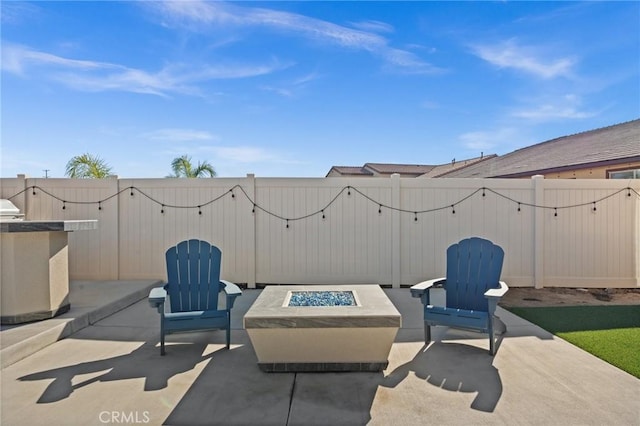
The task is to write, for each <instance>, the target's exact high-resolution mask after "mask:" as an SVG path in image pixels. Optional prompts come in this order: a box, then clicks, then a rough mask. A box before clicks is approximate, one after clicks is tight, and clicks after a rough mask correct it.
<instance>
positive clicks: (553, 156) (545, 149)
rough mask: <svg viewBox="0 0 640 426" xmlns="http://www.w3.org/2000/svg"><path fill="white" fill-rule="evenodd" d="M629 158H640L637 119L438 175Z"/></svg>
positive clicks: (492, 173) (504, 173) (508, 173)
mask: <svg viewBox="0 0 640 426" xmlns="http://www.w3.org/2000/svg"><path fill="white" fill-rule="evenodd" d="M629 161H640V119H638V120H633V121H628V122H626V123H621V124H616V125H613V126H608V127H602V128H599V129H595V130H589V131H586V132H582V133H576V134H574V135H570V136H563V137H560V138H556V139H551V140H549V141H546V142H542V143H539V144H536V145H531V146H528V147H526V148H522V149H518V150H516V151H513V152H511V153H509V154H505V155H501V156H496V157H494V158H492V159H490V160H489V161H482V162H479V163H476V164H473V165H471V166H469V167H463V168H460V169H457V170H453V171H451V172H447V173H444V174H441V175H440V177H447V178H454V177H455V178H484V177H519V176H522V177H525V176H531V175H533V174H537V173H551V172H559V171H563V170H572V169H581V168H588V167H594V166H602V165H613V164H617V163H618V164H619V163H625V162H629Z"/></svg>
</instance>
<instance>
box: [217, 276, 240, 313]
mask: <svg viewBox="0 0 640 426" xmlns="http://www.w3.org/2000/svg"><path fill="white" fill-rule="evenodd" d="M220 284H222V289H223V290H224V292H225V294H226V295H227V310H230V309H231V308H233V304H234V303H235V301H236V297H238V296H242V290H241V289H240V287H238V286H237V285H235V284H234V283H232V282H229V281H225V280H220Z"/></svg>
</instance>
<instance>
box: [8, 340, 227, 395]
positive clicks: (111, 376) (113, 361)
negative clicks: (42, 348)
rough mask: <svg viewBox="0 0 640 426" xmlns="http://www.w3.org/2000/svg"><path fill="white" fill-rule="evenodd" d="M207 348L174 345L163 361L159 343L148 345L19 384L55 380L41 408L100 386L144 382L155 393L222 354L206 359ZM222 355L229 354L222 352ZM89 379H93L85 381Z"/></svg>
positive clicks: (24, 378) (31, 376)
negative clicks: (130, 381) (77, 392)
mask: <svg viewBox="0 0 640 426" xmlns="http://www.w3.org/2000/svg"><path fill="white" fill-rule="evenodd" d="M206 346H207V345H206V344H177V345H171V356H169V355H167V356H165V357H161V356H159V354H158V347H157V346H156V343H155V342H153V343H151V342H146V343H144V344H143V345H142V346H140V347H139V348H137V349H135V350H134V351H132V352H130V353H128V354H125V355H119V356H116V357H111V358H105V359H99V360H95V361H89V362H83V363H80V364H74V365H69V366H65V367H59V368H54V369H51V370H45V371H40V372H37V373H33V374H29V375H26V376H22V377H20V378H19V380H21V381H35V380H53V381H52V382H51V383H50V384H49V386H47V388H46V390H45V391H44V392H43V394H42V395H41V396H40V398H39V399H38V401H37V402H38V403H39V404H46V403H52V402H57V401H60V400H62V399H65V398H68V397H69V396H70V395H71V394H72V393H73V392H75V391H77V390H79V389H81V388H83V387H85V386H88V385H91V384H93V383H96V382H109V381H114V380H128V379H136V378H144V379H145V384H144V390H145V391H154V390H159V389H163V388H166V387H167V384H168V381H169V379H171V378H172V377H173V376H175V375H178V374H181V373H184V372H186V371H189V370H192V369H193V368H194V367H195V366H196V365H197V364H199V363H201V362H203V361H207V360H209V359H212V358H215V357H217V356H218V352H212V353H209V354H207V355H203V353H204V351H205V349H206ZM220 352H228V351H227V350H226V349H224V350H222V349H221V350H220ZM87 375H89V378H84V377H81V376H85V377H86V376H87ZM82 379H84V380H82Z"/></svg>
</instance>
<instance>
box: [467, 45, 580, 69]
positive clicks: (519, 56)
mask: <svg viewBox="0 0 640 426" xmlns="http://www.w3.org/2000/svg"><path fill="white" fill-rule="evenodd" d="M472 49H473V51H474V53H475V54H476V55H477V56H479V57H480V58H482V59H483V60H485V61H487V62H489V63H491V64H493V65H495V66H497V67H499V68H512V69H515V70H518V71H524V72H526V73H528V74H532V75H535V76H537V77H540V78H544V79H552V78H556V77H570V76H571V74H572V69H573V67H574V65H575V63H576V60H575V58H572V57H552V58H549V57H548V56H552V55H549V54H545V53H544V52H543V49H542V48H540V47H535V46H524V45H520V44H518V42H517V41H516V40H514V39H510V40H506V41H503V42H500V43H497V44H484V45H475V46H472Z"/></svg>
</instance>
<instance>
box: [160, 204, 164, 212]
mask: <svg viewBox="0 0 640 426" xmlns="http://www.w3.org/2000/svg"><path fill="white" fill-rule="evenodd" d="M160 213H162V214H164V204H163V205H162V207H161V208H160Z"/></svg>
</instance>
